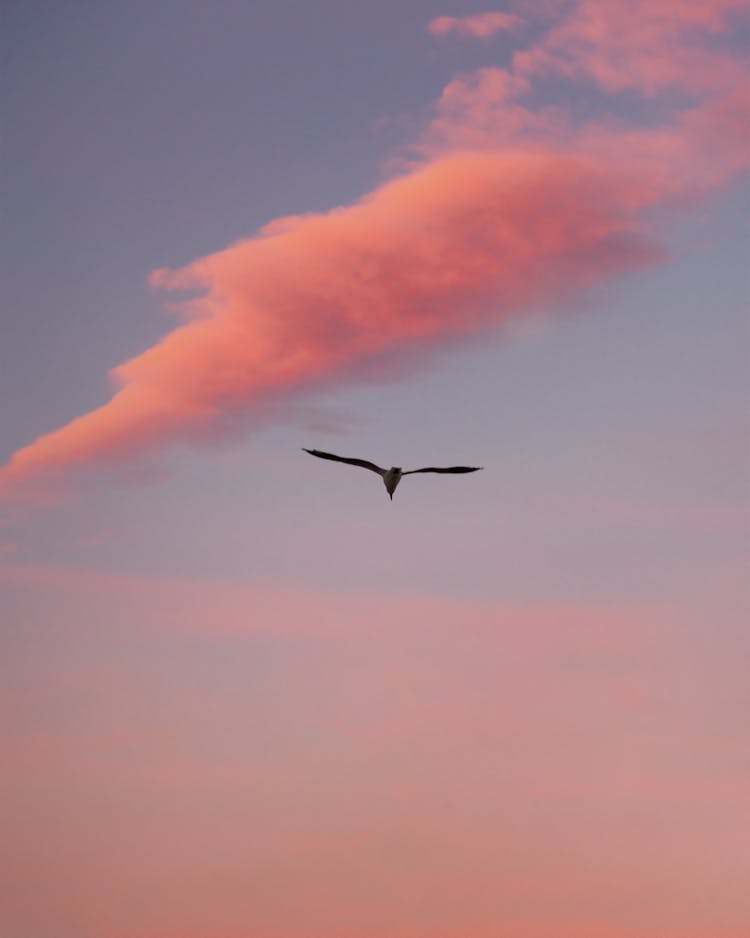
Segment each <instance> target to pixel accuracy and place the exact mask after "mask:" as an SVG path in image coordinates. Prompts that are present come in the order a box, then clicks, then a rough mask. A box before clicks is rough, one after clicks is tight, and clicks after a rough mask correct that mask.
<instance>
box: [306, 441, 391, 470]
mask: <svg viewBox="0 0 750 938" xmlns="http://www.w3.org/2000/svg"><path fill="white" fill-rule="evenodd" d="M302 449H303V450H304V452H306V453H309V454H310V455H311V456H317V457H318V458H319V459H332V460H333V461H334V462H345V463H348V464H349V465H350V466H361V467H362V468H363V469H369V470H370V471H371V472H377V474H378V475H379V476H382V475H385V469H381V468H380V466H376V465H375V463H374V462H370V461H369V460H368V459H354V458H352V457H350V456H336V455H335V454H334V453H324V452H323V451H322V450H319V449H305V447H304V446H303V447H302Z"/></svg>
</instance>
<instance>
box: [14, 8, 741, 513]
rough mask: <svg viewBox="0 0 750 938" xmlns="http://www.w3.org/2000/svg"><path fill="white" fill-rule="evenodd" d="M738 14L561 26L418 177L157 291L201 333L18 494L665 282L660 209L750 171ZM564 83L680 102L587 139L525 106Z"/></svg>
mask: <svg viewBox="0 0 750 938" xmlns="http://www.w3.org/2000/svg"><path fill="white" fill-rule="evenodd" d="M740 6H741V4H740V3H738V2H737V0H712V2H709V3H701V4H695V3H693V2H689V0H668V2H667V0H657V2H651V0H648V2H647V0H639V2H636V3H633V2H630V0H628V2H624V0H610V2H608V3H607V4H605V5H602V4H600V3H595V2H580V3H577V4H574V5H572V6H571V7H570V9H566V8H564V12H563V13H562V15H561V18H560V20H559V21H558V22H557V24H556V25H553V26H552V28H551V29H550V30H549V31H548V32H547V33H545V34H544V35H543V36H542V38H540V39H539V40H538V41H536V42H534V43H532V44H531V45H530V46H528V47H527V48H526V49H524V50H522V51H519V52H517V53H516V54H515V55H514V57H513V65H512V66H511V68H509V69H503V68H492V67H483V68H480V69H477V70H476V71H474V72H472V73H468V74H464V75H459V76H457V77H456V78H455V79H453V80H452V81H451V82H449V83H448V85H447V86H446V87H445V89H444V90H443V92H442V94H441V96H440V98H439V99H438V101H437V102H436V105H435V112H434V116H433V119H432V120H431V121H430V122H429V123H428V125H427V126H426V127H425V129H424V132H423V133H422V135H421V136H420V138H419V139H418V140H416V141H415V142H414V145H413V148H412V149H411V151H410V152H409V153H405V154H404V158H403V161H402V162H403V165H404V169H402V171H401V173H400V174H399V175H398V176H396V177H395V178H392V179H388V180H386V181H385V182H384V183H382V185H381V186H380V187H379V188H377V189H376V190H375V191H373V192H371V193H369V194H368V195H366V196H365V197H363V198H362V199H361V200H359V201H358V202H356V203H355V204H353V205H350V206H347V207H341V208H337V209H334V210H332V211H330V212H327V213H321V214H313V215H304V216H299V217H295V216H292V217H286V218H280V219H277V220H276V221H273V222H271V223H270V224H268V225H266V226H265V228H263V229H262V230H261V231H260V232H259V233H258V234H257V235H256V236H254V237H252V238H247V239H244V240H241V241H239V242H237V243H235V244H232V245H230V246H228V247H226V248H224V249H222V250H219V251H217V252H215V253H213V254H210V255H208V256H206V257H203V258H199V259H197V260H195V261H193V262H192V263H190V264H188V265H186V266H185V267H183V268H181V269H178V270H157V271H154V273H153V274H152V275H151V283H152V285H153V286H154V287H155V288H157V289H165V290H171V291H182V292H187V293H188V294H191V295H190V296H188V298H186V299H184V300H183V301H181V303H180V307H181V309H182V313H183V316H184V318H185V320H186V321H185V323H184V324H182V325H180V326H179V327H178V328H176V329H174V330H173V331H172V332H170V333H168V334H167V335H166V336H165V337H164V338H163V339H162V340H161V341H160V342H158V343H157V344H155V345H154V346H153V347H151V348H149V349H147V350H146V351H145V352H143V353H142V354H140V355H138V356H136V357H135V358H132V359H131V360H129V361H127V362H125V363H123V364H122V365H120V366H118V367H117V368H115V369H114V370H113V371H112V380H113V382H114V384H115V386H116V388H117V390H116V391H115V394H114V396H113V397H112V399H111V400H110V401H109V402H108V403H106V404H104V405H103V406H102V407H99V408H98V409H96V410H93V411H91V412H90V413H87V414H84V415H83V416H80V417H78V418H76V419H74V420H72V421H71V422H70V423H68V424H66V425H64V426H62V427H61V428H60V429H58V430H55V431H53V432H51V433H48V434H46V435H44V436H42V437H40V438H39V439H37V440H35V441H34V442H32V443H31V444H29V445H28V446H26V447H24V448H22V449H20V450H19V451H18V452H16V453H15V454H14V455H13V457H12V458H11V460H10V462H9V463H8V464H7V465H6V467H5V468H4V469H3V470H2V475H1V476H0V484H1V485H2V486H3V488H4V491H5V492H6V494H8V495H9V496H14V495H17V494H18V493H19V492H21V493H22V492H23V490H24V487H26V486H28V485H29V484H30V483H34V482H40V483H42V484H43V483H45V482H46V481H50V480H51V481H52V482H54V480H55V479H56V478H60V477H63V476H65V475H66V474H68V473H69V471H70V470H73V469H75V468H76V467H82V466H85V465H88V464H96V463H98V462H101V461H103V460H106V461H112V460H115V461H120V460H123V459H126V458H129V457H131V456H137V455H139V454H145V455H148V454H156V453H158V452H159V451H160V450H162V449H163V448H164V447H166V446H168V445H169V444H173V443H175V442H177V441H186V440H187V441H195V442H200V441H201V440H206V439H211V438H212V437H213V436H215V435H216V434H226V433H232V434H234V433H237V432H239V430H241V428H242V426H243V423H248V422H250V421H253V420H255V421H257V420H259V419H263V417H264V414H265V413H271V412H272V411H273V406H274V405H275V404H277V403H278V402H279V401H281V400H284V399H285V398H288V397H292V398H293V397H294V395H299V394H301V393H302V392H305V393H309V392H311V391H314V390H315V389H324V388H327V387H330V386H332V385H336V384H338V385H351V384H354V383H357V382H361V381H362V380H363V379H364V380H366V376H367V375H368V374H377V375H379V376H380V377H381V379H382V376H383V375H384V374H385V375H387V374H388V370H389V368H390V367H391V364H392V363H395V362H398V367H399V368H400V370H401V371H403V360H404V355H406V356H410V357H412V358H414V359H415V364H416V362H417V360H418V359H417V358H415V356H416V355H417V353H418V354H419V355H421V356H422V357H423V358H424V357H425V356H427V355H432V354H434V353H435V349H439V348H441V347H444V346H447V345H449V344H450V343H453V342H455V341H456V340H459V339H464V338H468V337H472V336H476V335H479V334H481V333H484V332H487V331H488V330H490V329H496V328H497V327H498V326H500V325H502V324H503V323H506V322H508V321H511V320H513V319H514V318H518V317H524V316H526V315H528V314H529V313H532V314H535V313H537V312H538V311H539V310H540V309H548V308H554V309H555V311H557V312H561V311H564V310H565V308H566V306H570V305H572V304H573V303H574V302H575V300H576V298H577V297H580V295H581V294H583V293H585V292H586V291H588V290H590V289H591V288H593V287H597V286H600V285H602V284H604V283H606V282H607V281H610V280H611V279H612V278H614V277H617V276H619V275H622V274H625V273H628V272H632V271H634V270H639V269H642V268H643V267H644V266H646V265H650V264H655V263H657V262H659V260H660V259H661V258H662V257H663V256H664V251H663V248H662V246H661V245H660V244H659V240H658V238H657V236H656V232H655V230H654V228H653V213H654V210H656V209H659V208H661V207H667V206H676V205H678V204H685V205H690V204H691V203H692V202H694V200H695V198H696V197H697V196H700V195H703V194H705V193H706V192H708V191H710V190H711V189H712V188H715V187H717V186H720V185H722V184H725V183H726V182H728V181H729V180H731V179H732V178H733V177H734V175H735V174H736V173H737V172H738V171H739V170H741V169H743V168H744V167H746V165H747V162H748V153H750V148H749V147H748V131H747V127H748V124H747V120H746V118H747V104H748V101H747V80H748V75H749V74H750V72H749V70H748V65H747V62H746V61H745V60H744V59H743V58H742V57H741V56H739V55H735V56H733V55H731V54H729V53H727V52H722V53H719V52H716V51H715V50H712V49H709V48H707V47H706V45H705V42H704V38H705V36H706V35H709V36H714V35H718V36H720V35H721V34H722V33H723V32H724V31H725V30H726V29H728V28H729V25H730V22H731V16H732V14H733V13H735V12H736V11H737V10H738V9H739V8H740ZM498 17H500V20H499V19H498ZM501 20H502V22H503V23H505V25H508V23H509V20H508V16H506V14H492V13H483V14H477V16H476V17H468V18H464V19H459V20H451V19H450V18H448V19H447V20H446V19H445V18H441V19H438V20H433V21H432V23H431V26H430V28H431V31H432V32H435V31H437V32H444V31H446V30H447V29H448V28H449V27H448V26H446V23H449V24H450V29H454V28H455V29H457V30H459V31H461V30H468V31H469V32H473V34H474V35H478V36H483V35H488V31H492V29H494V28H496V27H497V25H498V23H500V21H501ZM511 20H512V17H511ZM436 23H437V24H442V25H437V26H436ZM493 24H494V25H493ZM550 74H552V75H555V76H556V77H558V78H560V77H563V78H564V77H570V78H585V79H586V80H588V81H590V82H593V84H594V85H596V86H598V87H599V88H600V89H601V90H603V91H605V92H612V91H621V90H625V89H631V90H635V91H639V92H641V93H642V94H644V95H646V96H650V95H654V94H657V93H658V92H661V91H662V90H664V91H667V90H668V91H677V92H680V94H681V95H682V96H683V99H682V103H679V104H673V106H672V108H671V113H670V115H669V117H668V118H665V119H663V120H662V122H661V123H660V124H659V125H656V126H652V127H649V128H646V129H644V128H641V127H639V126H628V125H627V124H625V123H623V121H621V120H620V121H616V122H615V121H604V120H601V119H599V120H596V119H588V120H585V121H581V119H579V118H576V117H575V115H573V114H572V113H570V112H568V111H567V110H566V109H565V108H562V107H560V106H557V107H555V108H553V109H546V110H545V109H544V108H542V109H539V108H536V109H530V108H529V107H528V106H527V105H526V104H525V103H524V99H525V98H526V97H527V96H528V95H529V94H530V93H531V92H532V91H533V89H534V86H535V82H536V81H537V79H539V78H544V77H546V76H548V75H550ZM678 100H680V99H678ZM717 139H720V140H721V145H720V146H717ZM540 271H542V272H543V273H542V274H541V275H540V274H539V272H540ZM558 301H559V302H558ZM399 355H400V356H401V357H400V358H399V357H398V356H399Z"/></svg>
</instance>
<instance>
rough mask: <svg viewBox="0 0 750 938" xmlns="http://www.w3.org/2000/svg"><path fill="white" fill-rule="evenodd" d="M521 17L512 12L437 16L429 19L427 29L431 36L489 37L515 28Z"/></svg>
mask: <svg viewBox="0 0 750 938" xmlns="http://www.w3.org/2000/svg"><path fill="white" fill-rule="evenodd" d="M521 22H522V21H521V19H520V18H519V17H518V16H514V15H513V14H512V13H499V12H488V13H474V14H473V15H472V16H438V17H436V18H435V19H434V20H430V23H429V25H428V27H427V28H428V29H429V31H430V32H431V33H432V34H433V36H447V35H449V34H451V33H455V34H456V35H458V36H469V37H470V38H472V39H489V38H490V37H491V36H494V35H495V34H496V33H500V32H508V31H509V30H512V29H515V28H516V27H517V26H518V25H519V24H520V23H521Z"/></svg>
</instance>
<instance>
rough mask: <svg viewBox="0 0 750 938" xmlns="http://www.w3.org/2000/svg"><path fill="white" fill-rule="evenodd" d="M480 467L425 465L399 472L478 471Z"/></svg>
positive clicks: (481, 467)
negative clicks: (421, 467) (422, 467)
mask: <svg viewBox="0 0 750 938" xmlns="http://www.w3.org/2000/svg"><path fill="white" fill-rule="evenodd" d="M480 469H484V466H443V467H438V466H427V467H426V468H425V469H409V471H408V472H402V473H401V474H402V475H405V476H410V475H413V474H414V473H415V472H478V471H479V470H480Z"/></svg>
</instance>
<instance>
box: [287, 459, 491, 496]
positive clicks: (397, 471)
mask: <svg viewBox="0 0 750 938" xmlns="http://www.w3.org/2000/svg"><path fill="white" fill-rule="evenodd" d="M303 450H304V452H306V453H309V454H310V455H311V456H317V457H318V458H319V459H332V460H333V461H334V462H343V463H347V464H348V465H350V466H360V467H361V468H362V469H369V470H370V471H371V472H377V474H378V475H379V476H380V477H381V478H382V480H383V483H384V484H385V488H386V491H387V492H388V495H389V496H390V498H391V500H392V499H393V493H394V492H395V491H396V487H397V485H398V484H399V482H400V481H401V479H402V478H403V477H404V476H408V475H413V474H414V473H417V472H441V473H442V472H448V473H459V472H477V471H478V470H479V469H482V468H483V467H482V466H443V467H436V466H427V467H425V468H424V469H408V470H407V471H406V472H404V471H403V469H402V468H401V467H400V466H391V468H390V469H382V468H381V467H380V466H377V465H376V464H375V463H374V462H370V461H369V460H368V459H355V458H353V457H351V456H336V455H335V454H334V453H324V452H323V451H322V450H319V449H304V447H303Z"/></svg>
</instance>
